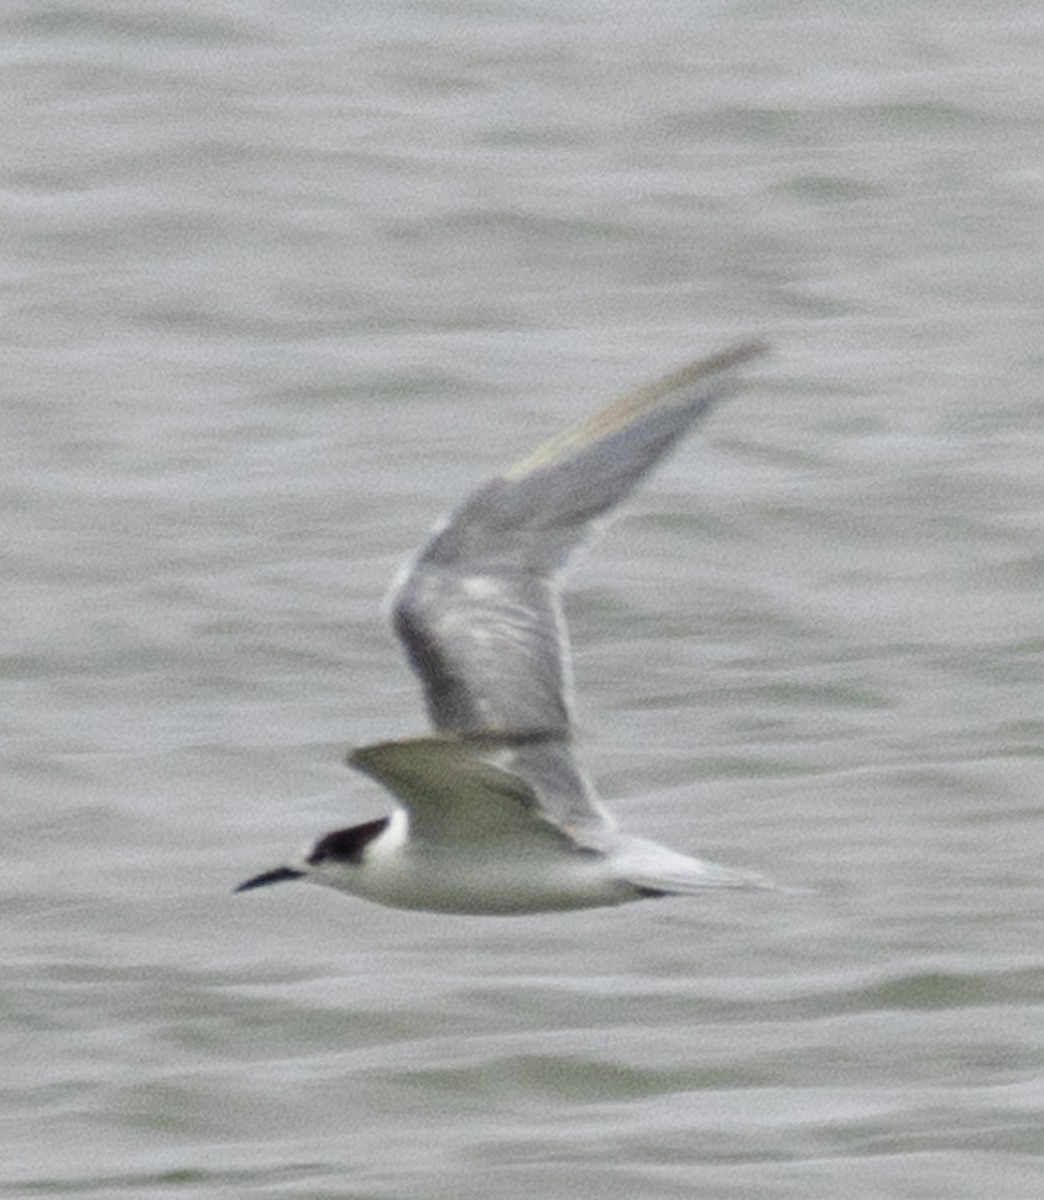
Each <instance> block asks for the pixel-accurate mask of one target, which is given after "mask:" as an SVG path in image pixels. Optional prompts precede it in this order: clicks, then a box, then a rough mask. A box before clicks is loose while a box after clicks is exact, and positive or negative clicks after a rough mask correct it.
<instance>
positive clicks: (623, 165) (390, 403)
mask: <svg viewBox="0 0 1044 1200" xmlns="http://www.w3.org/2000/svg"><path fill="white" fill-rule="evenodd" d="M1042 62H1044V10H1042V9H1041V7H1040V6H1039V4H1037V3H1036V2H1035V0H1033V2H1027V3H1019V2H1018V0H997V2H996V3H993V4H990V5H986V4H982V3H979V4H974V3H960V2H951V3H947V4H939V3H932V2H931V0H913V2H912V3H902V4H900V3H888V2H884V0H883V2H880V3H873V4H866V5H861V6H859V7H858V11H857V10H856V6H854V5H840V4H833V3H828V2H827V0H808V2H803V3H793V4H787V5H779V4H775V3H769V2H768V0H750V2H747V3H741V2H719V3H709V2H703V0H689V2H687V3H681V2H675V3H672V2H670V0H649V2H647V3H643V4H625V3H622V2H621V0H576V2H572V0H571V2H570V3H568V4H566V3H555V4H551V3H547V2H546V0H516V2H515V3H509V2H507V0H504V2H497V0H471V2H469V0H445V2H444V3H438V2H436V0H416V2H415V3H413V4H398V3H361V2H360V3H356V2H352V0H343V2H342V3H336V4H335V3H330V2H325V3H324V2H322V0H298V2H296V3H295V2H292V0H270V2H268V3H246V2H245V0H244V2H242V3H238V2H234V0H224V2H222V0H213V2H205V0H201V2H196V0H93V2H91V0H83V2H76V0H70V2H69V3H65V4H53V5H45V4H40V3H37V2H36V0H22V2H21V3H18V2H17V0H15V2H14V3H8V4H5V5H4V7H3V12H2V15H0V64H2V68H3V69H2V71H0V87H2V97H3V107H2V112H3V121H2V123H0V139H2V157H0V162H2V164H3V167H2V172H3V190H2V195H0V203H2V216H0V244H2V250H0V254H2V257H0V263H2V267H3V273H2V279H3V288H4V320H3V327H2V333H0V337H2V338H3V343H4V350H3V357H4V366H3V372H2V377H0V378H2V383H0V469H2V475H0V478H2V488H3V497H4V508H3V514H4V515H3V526H2V528H3V538H2V547H3V554H4V570H3V584H4V586H3V587H2V589H0V604H2V611H0V627H2V629H3V637H2V643H0V645H2V650H3V656H2V677H0V678H2V694H3V728H4V745H5V752H6V753H5V758H6V766H5V769H4V777H3V778H4V782H3V806H2V821H3V839H4V850H5V853H4V862H5V869H4V871H3V899H2V909H0V911H2V914H3V920H2V923H0V930H2V938H3V943H4V954H3V962H4V970H3V980H2V993H0V995H2V1013H3V1025H2V1029H3V1036H4V1042H3V1050H2V1056H0V1062H2V1064H3V1067H2V1072H0V1128H2V1131H3V1132H2V1141H0V1194H2V1195H4V1196H27V1197H28V1196H51V1195H61V1196H83V1197H92V1198H94V1197H125V1196H133V1197H147V1198H150V1200H151V1198H154V1197H155V1198H158V1197H174V1196H177V1197H195V1196H200V1197H218V1196H220V1197H225V1196H236V1197H261V1196H286V1197H301V1198H305V1197H329V1196H340V1197H357V1198H360V1200H363V1198H365V1200H376V1198H380V1200H386V1198H397V1200H405V1198H407V1197H409V1198H410V1200H443V1198H445V1200H450V1198H459V1197H481V1198H483V1200H485V1198H494V1200H516V1198H517V1200H532V1198H533V1197H544V1196H548V1197H553V1198H554V1200H560V1198H565V1197H597V1198H598V1200H617V1198H619V1200H634V1198H636V1197H639V1198H643V1200H644V1198H649V1200H661V1198H669V1197H671V1198H673V1197H689V1196H698V1197H701V1198H714V1200H754V1198H757V1200H777V1198H784V1197H786V1198H807V1197H813V1198H819V1197H822V1198H829V1200H837V1198H839V1197H840V1198H844V1200H864V1198H878V1197H889V1198H893V1197H894V1198H902V1200H927V1198H935V1197H940V1198H941V1197H947V1198H957V1200H982V1198H983V1197H989V1198H991V1200H993V1198H1000V1200H1020V1198H1026V1200H1029V1198H1033V1200H1036V1198H1037V1197H1039V1196H1040V1195H1041V1194H1044V1159H1042V1157H1041V1155H1042V1154H1044V1132H1042V1128H1044V1083H1042V1069H1044V1059H1042V1047H1044V1004H1042V998H1044V955H1042V951H1041V944H1040V943H1041V938H1040V929H1041V925H1040V902H1041V885H1040V874H1041V863H1042V838H1041V818H1040V801H1039V796H1040V793H1041V789H1042V782H1041V774H1042V771H1041V768H1042V765H1044V763H1042V746H1044V718H1042V716H1041V707H1042V700H1044V680H1042V675H1044V613H1042V605H1041V591H1042V588H1044V538H1042V531H1041V517H1042V514H1044V402H1042V399H1041V384H1040V378H1041V367H1042V360H1044V355H1042V338H1041V314H1042V309H1044V283H1042V279H1044V272H1042V266H1044V263H1042V253H1041V245H1042V242H1044V84H1042V71H1041V63H1042ZM751 334H754V335H764V336H767V337H769V338H770V339H771V341H772V342H773V344H774V347H775V352H774V355H773V357H772V358H771V359H769V360H767V361H766V363H765V364H764V365H763V366H760V367H759V368H758V369H757V370H755V371H752V372H750V379H749V386H748V387H747V388H746V389H745V390H744V391H743V393H742V394H741V395H739V396H737V397H736V398H735V399H734V400H733V401H731V402H730V404H729V405H728V406H726V407H724V408H722V409H721V410H719V411H718V412H717V413H715V415H714V416H713V418H712V419H711V420H709V421H708V422H707V424H706V425H705V427H704V428H703V429H702V430H701V431H700V434H699V436H698V437H697V438H695V439H694V440H693V441H692V442H691V443H690V444H688V445H686V446H685V447H684V449H683V450H682V452H681V453H680V454H679V455H678V456H677V457H676V458H675V459H674V460H673V461H672V462H671V463H670V464H669V465H668V466H667V468H666V469H664V470H663V471H662V472H661V473H660V474H659V475H658V476H657V477H656V478H655V479H654V480H653V481H652V482H651V484H650V485H649V486H648V487H647V488H646V489H645V491H644V492H643V493H642V495H641V496H640V498H639V499H638V501H637V502H636V503H635V504H634V505H633V506H632V507H631V509H630V511H629V513H628V515H626V516H625V518H624V519H623V520H621V521H620V522H619V523H618V524H617V525H615V526H614V527H613V529H612V530H611V531H610V532H609V533H608V534H607V535H606V536H605V537H604V538H603V539H602V540H601V541H600V542H599V543H598V545H597V546H596V548H595V549H594V551H593V552H592V553H591V554H590V555H589V556H588V557H587V558H586V559H585V560H584V561H583V562H582V563H580V564H578V569H577V570H576V571H575V573H574V575H573V577H572V580H571V592H570V597H569V610H568V611H569V616H570V621H571V624H572V629H573V637H574V643H575V646H576V649H577V663H576V667H577V678H578V689H579V704H580V722H581V725H582V728H583V732H584V747H585V752H586V755H587V758H588V761H589V762H590V764H591V767H592V770H593V771H594V774H595V776H596V779H597V781H598V785H599V788H600V790H601V791H602V793H603V794H604V795H605V796H606V797H607V798H608V799H609V800H610V801H611V803H612V804H613V807H614V808H615V810H616V812H617V813H618V815H619V816H620V818H621V819H622V821H623V822H624V824H625V825H626V826H627V827H628V828H629V829H630V830H633V831H634V832H638V833H644V834H646V835H648V836H652V837H655V838H659V839H661V840H663V841H666V842H668V843H669V844H671V845H673V846H676V847H678V848H679V849H683V850H687V851H690V852H695V853H702V854H706V855H708V856H710V857H712V858H715V859H719V860H721V861H724V862H728V863H731V864H734V865H735V866H737V867H744V868H749V869H752V870H757V871H762V872H765V873H768V874H770V875H772V876H773V877H775V878H776V879H777V880H778V881H780V882H781V883H783V884H786V885H787V886H788V887H789V888H790V889H792V890H791V891H788V892H780V893H775V894H767V895H749V896H736V895H733V896H727V897H724V896H723V897H716V898H708V899H707V900H694V899H684V900H682V899H679V900H668V901H662V902H657V903H655V904H653V903H646V904H638V905H633V906H630V907H626V908H621V909H605V910H594V911H588V912H582V913H575V914H570V915H559V916H556V915H549V916H541V917H528V918H518V919H514V920H507V919H504V920H498V919H478V918H466V917H460V918H456V917H438V916H432V915H425V914H415V913H414V914H411V913H404V912H395V911H392V910H387V909H381V908H377V907H374V906H368V905H366V904H364V903H363V902H361V901H354V900H351V899H347V898H344V897H340V896H337V895H335V894H334V893H329V892H324V891H322V890H320V889H317V888H308V887H291V886H287V887H285V888H272V889H270V890H269V891H267V892H258V893H251V894H249V895H244V896H235V897H233V896H232V895H231V894H230V890H231V888H232V886H233V885H234V884H236V883H237V882H239V881H240V880H242V879H244V878H245V877H247V876H248V875H251V874H254V873H256V872H257V871H259V870H262V869H265V868H267V867H270V866H274V865H275V864H277V863H279V862H281V861H284V860H285V858H286V857H287V856H288V855H290V854H292V853H294V852H295V851H296V850H297V849H298V848H299V847H300V846H301V845H303V844H305V843H307V842H309V841H310V840H311V839H313V838H314V837H315V836H316V835H317V834H319V833H321V832H323V831H325V830H327V829H330V828H333V827H336V826H338V825H346V824H349V823H351V822H353V821H359V820H364V819H368V818H370V817H372V816H375V815H377V814H379V813H381V812H383V811H386V809H387V797H385V796H384V795H383V794H381V793H380V792H379V791H378V790H377V789H376V788H375V787H374V786H372V785H371V784H370V783H369V782H368V781H366V780H365V779H363V778H362V777H360V776H353V775H351V774H350V773H349V772H348V771H346V770H345V768H344V767H343V765H342V759H343V755H344V752H345V750H346V749H347V747H349V746H350V745H353V744H360V743H364V742H367V741H370V740H373V739H379V738H385V737H391V736H399V735H405V734H409V733H412V732H416V731H418V730H420V729H422V728H423V727H424V720H423V715H422V711H421V705H420V702H419V697H418V693H417V689H416V687H415V685H414V683H413V680H412V678H411V677H410V675H409V672H408V670H407V669H406V667H405V665H404V663H403V661H402V657H401V655H400V652H399V649H398V647H397V646H396V645H395V643H394V641H393V639H392V637H391V635H390V633H389V632H388V631H387V629H386V626H385V624H384V619H383V616H382V612H381V602H382V597H383V595H384V592H385V590H386V587H387V585H388V583H389V581H390V580H391V578H392V576H393V574H394V572H395V570H396V568H397V565H398V563H399V561H400V560H401V557H402V556H403V555H404V554H406V553H408V552H409V551H410V550H411V549H413V548H414V547H415V546H416V545H417V544H418V543H419V542H420V540H421V539H422V538H423V537H424V536H425V534H426V531H427V529H428V527H429V526H430V523H431V522H432V520H433V519H434V518H435V517H436V516H437V515H438V514H439V513H440V512H442V511H443V510H445V509H446V508H447V507H448V506H450V505H452V504H453V503H454V502H455V501H456V500H458V499H459V498H460V497H461V495H462V494H463V493H464V491H465V490H466V489H467V488H468V487H469V486H472V485H474V484H476V483H478V482H480V481H481V480H482V479H483V478H484V477H485V476H486V475H487V474H489V473H490V472H492V471H494V470H496V469H497V468H498V467H500V466H501V465H503V464H504V463H506V462H509V461H511V459H512V457H513V456H515V455H518V454H520V453H523V452H524V451H526V450H528V449H529V448H530V447H532V446H533V445H535V444H536V443H537V442H538V441H539V440H541V439H542V438H544V437H546V436H548V435H549V434H551V433H553V432H555V431H556V430H557V429H558V428H559V427H560V426H561V425H563V424H564V423H566V422H567V421H569V420H572V419H575V418H576V417H578V416H580V415H582V414H585V413H588V412H590V411H591V410H592V409H593V408H594V407H596V406H597V405H598V404H600V403H602V402H603V401H604V400H605V399H607V398H608V397H609V396H610V395H611V394H612V393H614V392H615V391H617V390H619V389H620V388H622V387H626V386H629V385H631V384H634V383H637V382H640V381H641V380H643V379H644V378H646V377H647V376H649V375H652V374H655V373H657V372H660V371H663V370H665V369H667V368H670V367H673V366H676V365H678V364H679V363H681V362H684V361H685V360H687V359H689V358H692V357H696V356H698V355H700V354H703V353H706V352H708V351H711V350H714V349H717V348H720V347H721V346H723V345H726V344H728V343H729V342H730V341H732V340H734V339H735V338H737V337H739V336H748V335H751Z"/></svg>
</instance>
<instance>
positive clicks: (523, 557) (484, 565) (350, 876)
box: [236, 342, 771, 916]
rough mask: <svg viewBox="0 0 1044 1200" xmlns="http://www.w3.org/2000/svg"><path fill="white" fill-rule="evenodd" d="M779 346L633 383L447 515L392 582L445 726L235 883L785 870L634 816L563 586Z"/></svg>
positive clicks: (431, 701)
mask: <svg viewBox="0 0 1044 1200" xmlns="http://www.w3.org/2000/svg"><path fill="white" fill-rule="evenodd" d="M763 350H764V347H763V346H762V345H760V344H759V343H753V342H750V343H744V344H742V345H739V346H735V347H733V348H732V349H730V350H727V351H725V352H724V353H721V354H718V355H715V356H714V357H711V358H707V359H704V360H702V361H699V362H695V363H690V364H689V365H688V366H685V367H682V368H681V369H680V370H678V371H675V372H673V373H672V374H669V375H667V376H665V377H663V378H662V379H658V380H656V381H654V382H652V383H650V384H647V385H646V386H645V387H642V388H639V389H638V390H637V391H635V392H633V393H631V394H629V395H625V396H623V397H621V398H620V399H618V400H616V401H615V402H614V403H612V404H610V405H608V406H607V407H606V408H604V409H602V410H601V411H600V412H598V413H596V414H595V416H593V417H592V418H591V419H590V420H588V421H587V422H585V423H583V424H580V425H578V426H576V427H575V428H572V429H569V430H567V431H566V432H564V433H562V434H560V435H559V436H558V437H556V438H553V439H552V440H551V441H549V442H547V443H546V444H544V445H543V446H541V447H540V448H539V449H538V450H537V451H536V452H535V453H533V454H531V455H529V456H527V457H526V458H523V459H522V460H521V461H519V462H517V463H515V464H514V465H513V466H511V467H509V468H508V469H507V470H506V471H504V472H503V473H502V474H500V475H497V476H495V477H494V478H493V479H491V480H489V481H488V482H487V483H486V484H485V485H484V486H482V487H480V488H478V490H477V491H475V492H473V493H472V494H471V495H470V496H469V497H468V498H467V499H466V500H465V501H464V503H463V504H462V505H461V507H460V508H458V509H457V510H456V511H455V512H454V513H452V514H451V515H450V517H449V518H448V519H446V520H444V521H443V522H442V523H441V524H440V525H439V526H438V527H436V529H435V531H434V533H433V535H432V536H431V538H430V540H429V541H428V542H427V544H426V545H425V546H424V547H423V549H422V550H421V551H420V554H419V555H418V556H417V557H416V558H415V559H414V560H413V561H412V563H410V564H408V565H407V567H406V568H405V569H404V571H403V572H402V573H401V575H400V579H399V580H398V581H397V583H396V585H395V587H394V588H393V592H392V616H393V624H394V628H395V632H396V634H397V636H398V638H399V640H400V641H401V642H402V644H403V646H404V647H405V650H406V654H407V657H408V658H409V661H410V664H411V665H412V667H413V670H414V671H415V672H416V673H417V675H418V676H419V677H420V680H421V684H422V687H423V691H424V697H425V700H426V702H427V708H428V713H429V715H430V718H431V721H432V724H433V725H434V727H435V732H434V734H432V735H429V736H424V737H415V738H407V739H404V740H399V741H388V742H380V743H377V744H375V745H371V746H363V747H361V748H360V749H357V750H354V751H352V753H351V754H350V755H349V757H348V763H349V765H351V766H353V767H355V768H357V769H358V770H359V771H362V772H363V773H364V774H366V775H369V776H370V777H371V778H372V779H374V780H376V781H377V782H378V783H379V784H381V785H383V786H384V787H385V788H386V789H387V790H388V791H389V792H391V794H392V795H393V796H394V798H395V801H396V805H395V808H394V811H393V812H392V813H391V815H390V816H384V817H379V818H377V819H376V820H373V821H367V822H366V823H365V824H361V825H353V826H351V827H350V828H347V829H337V830H334V831H333V832H332V833H328V834H326V835H325V836H324V837H321V838H319V840H318V841H317V842H316V843H315V844H314V845H313V846H312V847H311V848H310V850H308V851H307V853H306V854H305V855H304V856H303V858H302V859H301V860H300V861H298V862H294V863H293V864H292V865H287V866H281V867H276V868H275V869H274V870H270V871H266V872H264V874H261V875H256V876H254V877H253V878H252V879H248V880H247V881H246V882H245V883H242V884H240V885H239V887H238V888H236V891H239V892H243V891H248V890H251V889H253V888H259V887H262V886H265V885H267V884H273V883H281V882H283V881H286V880H295V879H302V880H308V881H311V882H313V883H318V884H322V885H324V886H325V887H329V888H335V889H337V890H338V891H342V892H348V893H350V894H351V895H354V896H361V897H364V898H365V899H367V900H371V901H375V902H377V903H379V904H385V905H388V906H390V907H393V908H405V909H424V910H430V911H434V912H442V913H474V914H486V915H502V916H503V915H511V914H522V913H535V912H549V911H559V910H568V909H578V908H592V907H597V906H600V905H612V904H625V903H627V902H629V901H632V900H640V899H643V898H648V897H662V896H678V895H694V894H699V893H702V892H706V891H709V890H712V889H718V888H756V887H767V886H771V885H770V884H768V883H767V882H766V881H765V880H764V879H762V878H761V877H759V876H755V875H751V874H747V873H744V872H741V871H735V870H732V869H730V868H729V867H724V866H720V865H719V864H717V863H713V862H708V861H706V860H704V859H700V858H690V857H689V856H688V855H686V854H681V853H678V852H676V851H674V850H669V849H667V848H666V847H665V846H661V845H659V844H657V843H656V842H652V841H647V840H645V839H644V838H638V837H632V836H629V835H627V834H624V833H622V832H620V831H619V829H618V827H617V824H616V822H615V820H614V819H613V818H612V817H611V816H610V814H609V813H608V812H607V810H606V809H605V808H604V807H603V805H602V803H601V802H600V801H599V800H598V798H597V797H596V795H595V793H594V790H593V788H592V786H591V783H590V782H589V780H588V777H587V775H586V773H585V771H584V770H583V768H582V767H581V765H580V763H579V760H578V757H577V754H576V750H575V747H574V742H575V738H574V726H573V718H572V680H571V664H570V652H569V641H568V635H567V632H566V627H565V622H564V619H563V615H562V608H561V600H560V594H559V587H558V579H559V576H560V574H561V572H562V570H563V569H564V567H565V565H566V563H567V561H568V559H569V557H570V555H571V554H572V552H573V551H574V550H575V549H576V548H577V546H579V545H580V544H581V542H583V541H584V540H585V538H586V536H587V534H588V533H589V532H590V530H591V528H592V526H593V525H594V524H595V523H597V522H598V521H599V519H600V518H603V517H606V516H607V515H608V514H609V513H610V512H611V510H613V509H614V508H616V506H617V505H618V504H619V503H620V502H621V501H622V500H624V499H625V498H626V497H627V496H629V495H630V493H631V492H632V491H634V489H635V487H636V486H637V485H638V483H639V482H640V481H641V480H642V479H643V478H644V477H645V476H646V475H647V474H648V473H649V472H650V471H651V470H652V469H653V467H655V466H656V464H657V463H658V462H660V460H661V459H662V458H663V457H664V456H665V455H666V454H667V453H668V452H669V451H670V450H671V449H672V448H673V447H674V446H675V445H676V443H677V442H678V441H679V440H680V439H681V438H682V437H683V435H684V434H685V433H686V432H687V431H689V430H690V429H691V428H692V427H693V426H694V425H695V424H696V422H697V421H698V420H699V419H700V418H701V417H702V416H703V415H704V414H705V413H706V412H707V411H708V410H709V409H710V408H711V407H712V406H713V405H714V404H716V403H717V402H718V401H719V400H720V399H722V398H723V397H724V396H726V395H728V394H729V393H730V392H731V391H732V390H733V389H734V387H735V385H736V382H737V379H736V373H737V372H736V369H737V368H739V367H741V366H742V365H744V364H745V363H747V362H748V361H750V360H751V359H753V358H755V357H757V356H758V355H759V354H761V353H762V352H763Z"/></svg>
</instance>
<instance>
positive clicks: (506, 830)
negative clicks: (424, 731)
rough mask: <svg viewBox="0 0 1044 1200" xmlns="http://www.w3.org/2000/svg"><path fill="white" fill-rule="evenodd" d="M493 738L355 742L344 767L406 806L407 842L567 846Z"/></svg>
mask: <svg viewBox="0 0 1044 1200" xmlns="http://www.w3.org/2000/svg"><path fill="white" fill-rule="evenodd" d="M502 751H503V747H502V746H500V745H499V744H498V743H497V742H496V741H495V740H493V739H484V738H455V737H445V736H435V737H424V738H408V739H405V740H403V741H397V742H379V743H377V744H376V745H372V746H361V747H360V748H359V749H357V750H354V751H352V753H351V754H350V755H349V757H348V762H349V763H350V765H351V766H353V767H355V768H357V769H358V770H360V771H362V772H364V773H365V774H367V775H369V776H370V777H371V778H372V779H376V780H377V781H378V783H381V784H383V786H384V787H386V788H387V789H388V790H389V791H390V792H392V794H393V795H395V796H396V797H397V799H398V800H399V802H400V803H401V804H402V805H403V807H405V808H406V809H407V810H408V811H409V815H410V818H409V819H410V838H411V840H412V841H414V842H428V843H431V844H435V843H441V844H448V845H451V846H492V845H494V844H495V843H498V842H499V843H501V844H506V845H508V846H509V847H510V848H511V851H512V853H518V854H525V853H527V851H528V849H529V848H535V847H538V846H543V847H544V848H545V849H551V848H555V849H559V850H567V849H571V848H573V846H574V843H573V840H572V838H571V837H570V832H569V831H568V830H566V829H564V828H563V826H562V824H561V822H559V821H556V820H554V819H553V817H552V816H551V815H550V814H548V813H547V811H546V809H545V806H544V804H543V800H542V797H541V795H540V794H539V792H538V790H537V788H536V787H535V786H534V785H533V783H532V782H531V781H530V780H529V779H527V778H526V777H525V775H523V774H521V773H519V772H518V771H516V770H511V769H505V765H504V754H503V752H502Z"/></svg>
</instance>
